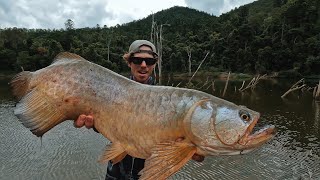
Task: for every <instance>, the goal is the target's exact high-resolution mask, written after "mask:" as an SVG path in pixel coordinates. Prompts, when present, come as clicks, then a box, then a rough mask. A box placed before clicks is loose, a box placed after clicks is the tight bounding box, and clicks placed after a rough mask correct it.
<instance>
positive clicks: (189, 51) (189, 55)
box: [187, 47, 191, 77]
mask: <svg viewBox="0 0 320 180" xmlns="http://www.w3.org/2000/svg"><path fill="white" fill-rule="evenodd" d="M187 54H188V57H189V58H188V66H189V68H188V69H189V71H188V76H189V77H190V76H191V48H189V47H188V48H187Z"/></svg>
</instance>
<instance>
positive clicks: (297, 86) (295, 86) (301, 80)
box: [281, 78, 306, 98]
mask: <svg viewBox="0 0 320 180" xmlns="http://www.w3.org/2000/svg"><path fill="white" fill-rule="evenodd" d="M303 81H304V79H303V78H302V79H300V80H299V81H297V82H296V83H295V84H293V85H292V86H291V88H290V89H289V90H288V91H287V92H285V93H284V94H283V95H282V96H281V98H284V97H286V96H287V95H288V94H289V93H290V92H292V91H295V90H298V89H301V88H303V87H304V86H306V84H304V82H303ZM301 83H302V85H300V86H299V84H301Z"/></svg>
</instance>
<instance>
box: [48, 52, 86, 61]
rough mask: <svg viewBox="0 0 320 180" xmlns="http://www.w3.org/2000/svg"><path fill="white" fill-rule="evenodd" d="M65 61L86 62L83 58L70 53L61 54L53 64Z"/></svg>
mask: <svg viewBox="0 0 320 180" xmlns="http://www.w3.org/2000/svg"><path fill="white" fill-rule="evenodd" d="M65 59H70V60H86V59H84V58H83V57H81V56H79V55H77V54H74V53H70V52H61V53H59V54H58V55H57V56H56V57H55V58H54V59H53V62H52V64H53V63H55V62H57V61H60V60H65Z"/></svg>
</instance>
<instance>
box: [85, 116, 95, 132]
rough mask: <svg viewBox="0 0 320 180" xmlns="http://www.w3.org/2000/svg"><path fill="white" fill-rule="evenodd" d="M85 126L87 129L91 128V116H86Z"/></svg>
mask: <svg viewBox="0 0 320 180" xmlns="http://www.w3.org/2000/svg"><path fill="white" fill-rule="evenodd" d="M85 125H86V128H88V129H89V128H92V127H93V117H92V116H91V115H88V116H86V120H85Z"/></svg>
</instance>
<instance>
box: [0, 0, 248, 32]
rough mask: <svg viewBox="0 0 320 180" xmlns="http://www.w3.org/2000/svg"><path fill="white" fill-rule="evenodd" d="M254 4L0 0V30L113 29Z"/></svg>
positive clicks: (242, 0)
mask: <svg viewBox="0 0 320 180" xmlns="http://www.w3.org/2000/svg"><path fill="white" fill-rule="evenodd" d="M252 1H254V0H134V1H132V0H0V28H5V27H24V28H44V29H47V28H50V29H53V28H58V29H59V28H64V23H65V22H66V20H67V19H72V20H73V21H74V23H75V27H76V28H81V27H94V26H96V24H99V25H100V26H103V25H107V26H114V25H116V24H123V23H127V22H131V21H133V20H137V19H141V18H144V17H147V16H148V15H150V14H152V13H156V12H158V11H161V10H163V9H167V8H170V7H173V6H188V7H191V8H195V9H199V10H202V11H206V12H208V13H210V14H215V15H220V14H221V13H223V12H227V11H229V10H230V9H232V8H234V7H238V6H240V5H243V4H246V3H250V2H252Z"/></svg>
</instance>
